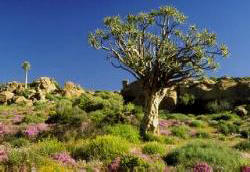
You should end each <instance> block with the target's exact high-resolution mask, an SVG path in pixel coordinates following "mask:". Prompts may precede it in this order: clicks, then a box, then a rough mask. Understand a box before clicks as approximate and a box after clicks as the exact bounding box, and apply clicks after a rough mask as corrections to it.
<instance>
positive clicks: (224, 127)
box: [216, 122, 240, 135]
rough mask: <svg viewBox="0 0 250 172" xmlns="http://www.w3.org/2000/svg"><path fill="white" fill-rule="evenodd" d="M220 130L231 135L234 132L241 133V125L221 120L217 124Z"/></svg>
mask: <svg viewBox="0 0 250 172" xmlns="http://www.w3.org/2000/svg"><path fill="white" fill-rule="evenodd" d="M216 127H217V128H218V131H219V132H221V133H222V134H225V135H229V134H233V133H239V132H240V131H239V130H240V128H239V126H237V125H235V124H231V123H225V122H220V123H219V124H218V125H217V126H216Z"/></svg>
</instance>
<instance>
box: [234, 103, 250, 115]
mask: <svg viewBox="0 0 250 172" xmlns="http://www.w3.org/2000/svg"><path fill="white" fill-rule="evenodd" d="M234 111H235V113H236V114H237V115H238V116H241V117H243V116H246V115H247V114H248V111H247V110H246V106H244V105H241V106H237V107H235V109H234Z"/></svg>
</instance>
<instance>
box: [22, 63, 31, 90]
mask: <svg viewBox="0 0 250 172" xmlns="http://www.w3.org/2000/svg"><path fill="white" fill-rule="evenodd" d="M22 68H23V70H24V71H25V88H27V84H28V72H29V70H30V68H31V64H30V62H28V61H24V62H23V64H22Z"/></svg>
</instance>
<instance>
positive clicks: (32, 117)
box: [22, 113, 46, 124]
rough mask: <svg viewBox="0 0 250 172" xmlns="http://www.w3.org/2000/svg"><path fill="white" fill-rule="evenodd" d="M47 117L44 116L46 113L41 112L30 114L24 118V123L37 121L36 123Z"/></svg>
mask: <svg viewBox="0 0 250 172" xmlns="http://www.w3.org/2000/svg"><path fill="white" fill-rule="evenodd" d="M45 119H46V117H45V116H44V114H41V113H37V114H29V115H26V116H25V117H24V118H23V120H22V123H26V124H30V123H35V124H36V123H41V122H44V121H45Z"/></svg>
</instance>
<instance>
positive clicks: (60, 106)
mask: <svg viewBox="0 0 250 172" xmlns="http://www.w3.org/2000/svg"><path fill="white" fill-rule="evenodd" d="M86 119H87V114H86V112H84V111H83V110H81V109H80V108H78V107H77V106H75V107H72V103H71V102H70V101H67V100H61V101H59V102H58V103H57V105H56V113H55V114H51V115H50V116H49V118H48V120H47V121H46V122H47V123H57V124H68V125H71V126H76V127H77V126H80V125H81V123H82V122H83V121H85V120H86Z"/></svg>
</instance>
